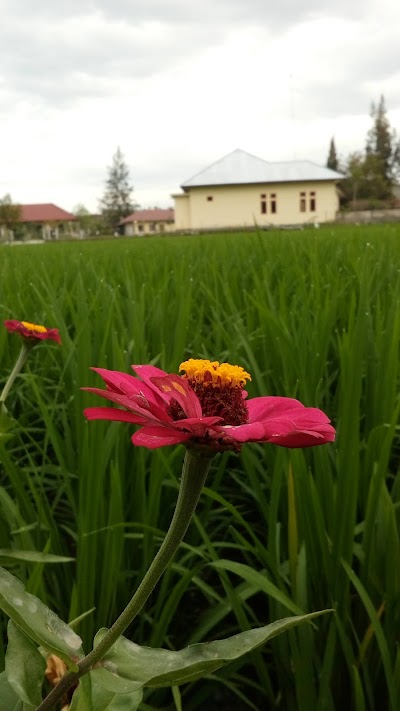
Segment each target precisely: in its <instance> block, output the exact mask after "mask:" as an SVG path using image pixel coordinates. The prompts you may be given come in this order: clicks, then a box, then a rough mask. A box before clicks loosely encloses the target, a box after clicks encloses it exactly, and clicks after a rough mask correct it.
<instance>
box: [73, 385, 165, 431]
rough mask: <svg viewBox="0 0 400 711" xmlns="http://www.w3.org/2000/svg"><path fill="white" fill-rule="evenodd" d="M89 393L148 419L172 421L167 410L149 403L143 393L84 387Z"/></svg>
mask: <svg viewBox="0 0 400 711" xmlns="http://www.w3.org/2000/svg"><path fill="white" fill-rule="evenodd" d="M82 390H85V391H86V392H89V393H94V394H95V395H100V397H103V398H105V400H110V401H111V402H115V404H116V405H120V406H121V407H125V408H126V409H127V410H129V411H130V412H134V413H135V414H137V415H141V416H142V417H145V418H147V419H148V420H153V421H154V420H155V421H157V422H160V421H161V422H168V423H169V422H171V421H172V420H171V418H170V417H169V416H168V414H167V412H166V410H163V409H162V408H161V407H158V406H157V405H154V404H152V403H149V402H148V401H147V400H146V399H145V398H144V397H143V396H141V395H131V396H128V395H121V394H120V393H117V392H114V391H112V390H102V389H101V388H82Z"/></svg>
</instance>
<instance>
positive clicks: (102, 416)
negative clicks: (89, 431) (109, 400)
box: [83, 407, 148, 425]
mask: <svg viewBox="0 0 400 711" xmlns="http://www.w3.org/2000/svg"><path fill="white" fill-rule="evenodd" d="M83 414H84V415H85V417H86V419H87V420H115V422H132V424H134V425H143V424H146V423H147V422H148V420H147V419H145V418H144V417H140V415H134V413H133V412H127V411H126V410H118V409H117V408H116V407H87V408H86V409H85V410H84V411H83Z"/></svg>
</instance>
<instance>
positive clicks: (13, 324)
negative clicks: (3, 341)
mask: <svg viewBox="0 0 400 711" xmlns="http://www.w3.org/2000/svg"><path fill="white" fill-rule="evenodd" d="M4 325H5V327H6V329H7V331H8V332H9V333H19V335H20V336H23V338H28V339H30V340H31V341H32V340H37V341H56V343H61V336H60V334H59V331H58V328H46V326H38V325H37V324H36V323H29V321H17V320H15V319H14V320H11V321H4Z"/></svg>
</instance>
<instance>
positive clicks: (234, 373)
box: [179, 358, 251, 388]
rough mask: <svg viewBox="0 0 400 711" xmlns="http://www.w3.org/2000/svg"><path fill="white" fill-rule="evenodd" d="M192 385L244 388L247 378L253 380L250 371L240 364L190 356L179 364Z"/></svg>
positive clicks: (180, 369)
mask: <svg viewBox="0 0 400 711" xmlns="http://www.w3.org/2000/svg"><path fill="white" fill-rule="evenodd" d="M179 371H180V372H184V373H185V375H186V377H187V379H188V380H189V381H190V383H191V385H204V386H212V387H213V388H242V387H243V386H244V385H245V383H246V380H251V376H250V375H249V373H246V371H245V370H244V369H243V368H242V367H241V366H240V365H230V364H229V363H218V361H217V360H214V361H210V360H201V359H196V358H190V359H189V360H186V361H184V362H183V363H181V364H180V366H179Z"/></svg>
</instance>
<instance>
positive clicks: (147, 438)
mask: <svg viewBox="0 0 400 711" xmlns="http://www.w3.org/2000/svg"><path fill="white" fill-rule="evenodd" d="M191 436H192V435H191V434H187V433H185V432H180V431H179V430H171V429H169V428H168V427H152V426H151V425H149V426H146V427H142V428H141V429H140V430H139V431H138V432H135V434H134V435H132V438H131V439H132V442H133V444H134V445H136V446H137V447H147V448H148V449H158V447H166V446H168V445H171V444H181V443H182V442H186V441H187V440H188V439H190V437H191Z"/></svg>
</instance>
